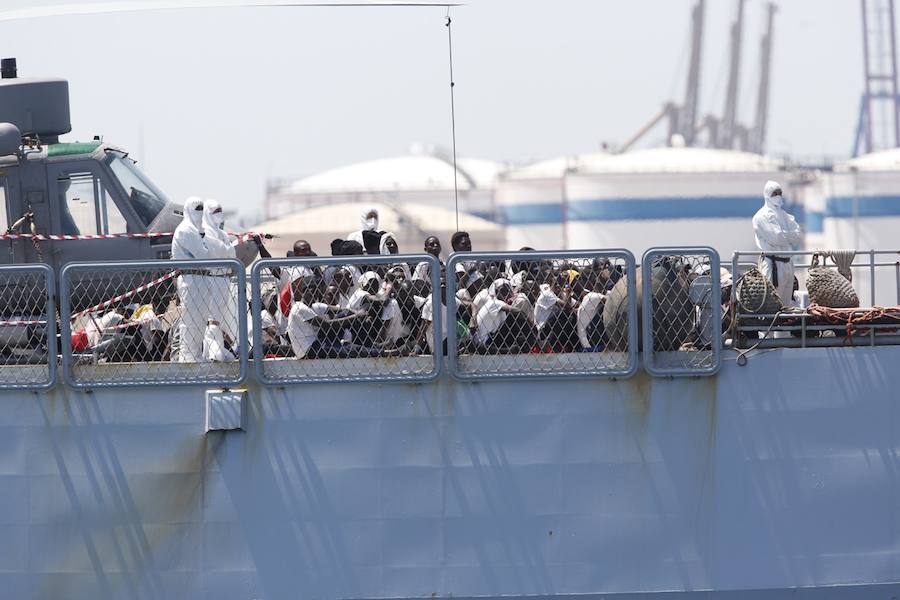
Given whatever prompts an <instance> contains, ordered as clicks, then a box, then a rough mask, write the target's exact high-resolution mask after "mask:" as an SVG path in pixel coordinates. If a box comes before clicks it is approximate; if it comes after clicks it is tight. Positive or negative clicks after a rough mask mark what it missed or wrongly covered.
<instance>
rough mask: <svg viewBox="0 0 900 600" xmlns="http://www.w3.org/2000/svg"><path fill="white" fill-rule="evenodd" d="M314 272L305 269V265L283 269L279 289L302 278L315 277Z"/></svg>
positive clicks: (307, 268)
mask: <svg viewBox="0 0 900 600" xmlns="http://www.w3.org/2000/svg"><path fill="white" fill-rule="evenodd" d="M313 275H314V274H313V271H312V269H310V268H309V267H304V266H303V265H297V266H294V267H282V268H281V279H280V281H279V283H280V284H281V285H279V286H278V287H279V288H283V287H284V285H285V284H286V283H290V282H292V281H296V280H298V279H300V278H301V277H313Z"/></svg>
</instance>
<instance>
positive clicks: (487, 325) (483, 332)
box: [475, 298, 508, 344]
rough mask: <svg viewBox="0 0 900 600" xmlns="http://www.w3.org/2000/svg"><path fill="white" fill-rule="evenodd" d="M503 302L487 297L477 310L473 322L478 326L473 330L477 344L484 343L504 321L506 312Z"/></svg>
mask: <svg viewBox="0 0 900 600" xmlns="http://www.w3.org/2000/svg"><path fill="white" fill-rule="evenodd" d="M503 304H504V302H503V301H502V300H497V299H496V298H488V300H487V302H485V303H484V306H482V307H481V310H479V311H478V315H477V317H476V318H475V324H476V325H477V326H478V329H476V331H475V341H477V342H478V343H479V344H486V343H487V341H488V339H489V338H490V337H491V335H492V334H493V333H494V332H495V331H497V330H498V329H500V326H501V325H503V323H504V322H506V316H507V314H508V313H507V312H506V311H505V310H503V308H502V307H503Z"/></svg>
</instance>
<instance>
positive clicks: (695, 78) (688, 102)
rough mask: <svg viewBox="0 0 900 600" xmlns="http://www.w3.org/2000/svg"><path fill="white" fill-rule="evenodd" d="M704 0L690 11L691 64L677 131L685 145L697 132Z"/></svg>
mask: <svg viewBox="0 0 900 600" xmlns="http://www.w3.org/2000/svg"><path fill="white" fill-rule="evenodd" d="M705 4H706V0H697V4H695V5H694V9H693V10H692V11H691V64H690V67H689V68H688V77H687V86H685V90H684V106H682V109H681V115H680V119H679V124H678V125H679V126H678V129H679V133H681V135H682V137H684V141H685V144H686V145H687V146H693V145H694V139H695V138H696V133H697V105H698V103H699V100H700V63H701V59H702V57H703V56H702V55H703V13H704V9H705Z"/></svg>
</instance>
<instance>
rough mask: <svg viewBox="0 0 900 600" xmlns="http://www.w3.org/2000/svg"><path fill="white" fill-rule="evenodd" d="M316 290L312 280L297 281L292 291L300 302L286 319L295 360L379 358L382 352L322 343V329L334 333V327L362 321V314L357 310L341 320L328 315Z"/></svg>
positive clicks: (363, 315) (327, 307)
mask: <svg viewBox="0 0 900 600" xmlns="http://www.w3.org/2000/svg"><path fill="white" fill-rule="evenodd" d="M319 287H320V286H318V285H317V283H316V280H315V279H314V278H311V277H307V278H303V279H300V280H298V281H297V282H296V285H295V286H294V289H295V290H296V291H297V292H298V294H299V296H300V298H299V299H298V301H296V302H294V305H293V306H292V307H291V314H290V316H289V317H288V336H289V337H290V340H291V347H292V348H293V350H294V356H296V357H297V358H357V357H360V356H379V355H380V354H381V352H379V351H378V350H376V349H372V348H364V347H360V346H357V345H354V344H350V343H343V340H341V343H338V344H334V345H332V344H329V343H327V340H326V343H323V342H322V338H320V332H321V330H322V328H326V329H333V328H334V327H335V326H336V325H337V326H340V325H341V324H344V323H350V322H351V321H354V320H358V319H362V318H364V317H365V314H366V313H365V311H362V310H359V311H355V312H352V311H351V313H350V314H347V315H346V316H342V317H331V316H329V315H328V309H329V306H328V305H327V304H325V303H323V302H317V301H316V299H317V295H318V294H317V292H318V290H319Z"/></svg>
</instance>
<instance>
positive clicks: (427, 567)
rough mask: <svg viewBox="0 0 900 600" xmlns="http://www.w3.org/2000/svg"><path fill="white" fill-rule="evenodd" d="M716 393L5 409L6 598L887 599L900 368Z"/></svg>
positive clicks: (277, 398)
mask: <svg viewBox="0 0 900 600" xmlns="http://www.w3.org/2000/svg"><path fill="white" fill-rule="evenodd" d="M726 358H727V359H731V360H726V361H725V363H724V365H723V368H722V370H721V372H720V373H719V374H718V375H717V376H715V377H711V378H705V379H681V380H671V379H651V378H649V377H647V376H646V375H644V374H638V375H637V376H636V377H634V378H632V379H629V380H625V381H596V380H575V379H560V380H556V381H552V380H544V381H530V382H528V381H521V382H517V381H506V382H490V383H478V384H471V383H458V382H454V381H452V380H450V379H449V378H447V377H444V378H441V379H439V380H437V381H435V382H432V383H427V384H421V385H410V384H382V385H350V384H346V385H342V384H330V385H310V386H296V387H287V388H262V387H258V386H256V384H254V383H251V384H250V385H249V386H248V390H249V403H248V411H247V413H248V414H247V427H246V431H245V432H241V431H232V432H216V433H208V434H207V433H204V422H205V398H204V393H203V390H201V389H179V388H165V387H152V388H146V389H131V390H129V389H125V390H123V389H117V390H98V391H96V392H93V393H87V392H78V391H74V390H72V389H68V388H64V387H62V386H60V387H57V388H56V389H54V390H52V391H50V392H48V393H44V394H29V393H12V392H10V393H5V394H3V398H2V399H0V423H2V426H0V427H2V434H0V539H2V540H3V543H2V544H0V597H2V598H42V599H43V598H68V599H77V598H85V599H87V598H90V599H96V598H160V599H162V598H167V599H168V598H217V599H218V598H235V599H238V598H240V599H250V598H261V599H262V598H265V599H280V598H434V597H449V596H453V597H454V598H485V597H487V598H501V597H502V598H509V597H513V598H515V597H524V596H533V597H536V598H558V597H567V596H571V597H578V598H601V597H602V598H616V599H622V600H625V599H632V598H633V599H638V598H640V599H644V598H649V597H650V596H651V595H652V596H653V597H656V598H660V597H663V598H673V599H674V598H677V599H680V598H688V597H690V598H712V597H721V598H760V599H762V598H765V599H766V600H769V599H772V598H788V597H790V598H841V599H844V598H892V597H895V596H898V595H900V587H898V586H897V585H895V584H894V583H893V582H897V581H900V522H898V521H900V516H898V505H900V503H898V489H900V487H898V484H900V458H898V452H900V409H898V406H897V398H898V397H900V392H898V389H900V385H898V384H900V368H898V365H900V348H896V347H888V348H831V349H806V350H776V351H768V352H762V353H758V354H756V355H754V356H752V357H751V358H750V361H749V363H748V364H747V366H745V367H740V366H737V365H736V364H735V362H734V360H733V358H734V357H733V355H727V356H726Z"/></svg>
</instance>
